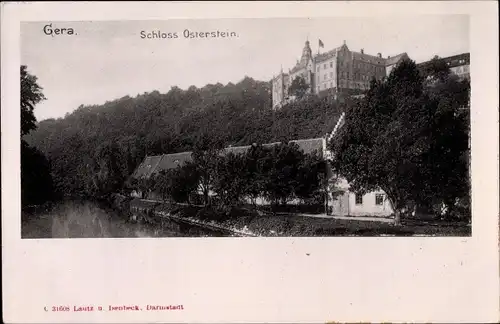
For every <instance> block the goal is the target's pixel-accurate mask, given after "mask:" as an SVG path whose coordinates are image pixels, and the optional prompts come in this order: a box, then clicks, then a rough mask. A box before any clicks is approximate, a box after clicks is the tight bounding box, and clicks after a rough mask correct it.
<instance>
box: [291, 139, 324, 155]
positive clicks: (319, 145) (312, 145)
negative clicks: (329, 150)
mask: <svg viewBox="0 0 500 324" xmlns="http://www.w3.org/2000/svg"><path fill="white" fill-rule="evenodd" d="M290 142H291V143H296V144H297V145H298V146H299V148H300V149H301V150H302V151H303V152H304V153H305V154H312V153H313V152H314V151H317V152H318V153H319V154H321V153H322V152H323V138H311V139H303V140H294V141H290Z"/></svg>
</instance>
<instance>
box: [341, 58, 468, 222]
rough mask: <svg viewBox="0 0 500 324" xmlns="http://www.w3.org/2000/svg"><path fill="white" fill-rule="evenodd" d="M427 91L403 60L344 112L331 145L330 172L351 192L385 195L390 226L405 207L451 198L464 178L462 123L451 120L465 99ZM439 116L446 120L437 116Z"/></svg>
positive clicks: (454, 119) (464, 132) (397, 220)
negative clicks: (460, 162) (459, 163)
mask: <svg viewBox="0 0 500 324" xmlns="http://www.w3.org/2000/svg"><path fill="white" fill-rule="evenodd" d="M444 80H447V78H445V79H444ZM426 86H428V85H427V84H426V83H425V80H424V78H423V77H422V76H421V75H420V73H419V71H418V70H417V67H416V65H415V63H414V62H413V61H410V60H405V61H403V62H402V63H401V64H400V65H399V66H398V67H397V68H395V69H394V70H393V71H392V72H391V74H390V76H389V77H388V78H387V80H386V81H384V82H379V81H375V80H373V81H372V83H371V86H370V90H369V91H368V93H367V96H366V97H365V98H364V99H363V100H362V101H360V103H359V104H358V105H357V106H355V107H354V109H352V110H350V111H348V113H347V115H346V123H345V125H344V127H343V128H342V129H341V130H340V133H339V135H340V136H339V138H338V139H337V140H336V141H333V142H332V150H333V151H334V155H335V157H336V159H335V161H334V168H335V170H336V171H337V172H338V173H340V174H341V175H342V176H344V177H345V178H346V179H347V181H349V183H350V186H351V190H353V191H355V192H358V193H364V192H367V191H371V190H374V189H382V190H384V191H385V193H386V194H387V197H388V199H389V201H390V203H391V206H392V209H393V210H394V214H395V224H399V223H400V216H401V212H402V211H403V210H404V209H405V207H407V206H408V204H409V202H411V201H414V202H417V203H419V204H427V205H431V204H433V203H434V202H435V201H436V200H443V198H444V197H443V192H448V193H449V194H450V195H451V196H456V195H457V193H456V192H455V193H452V191H453V190H451V189H452V188H456V185H457V184H456V179H457V177H458V178H460V177H461V178H467V177H466V174H464V170H463V168H460V167H458V166H457V167H455V166H456V165H457V164H456V162H455V161H456V160H457V159H460V158H461V157H462V156H463V152H464V143H467V141H466V138H467V135H466V133H467V132H466V131H465V129H463V122H461V121H460V120H459V118H456V117H452V116H456V112H457V109H458V107H459V106H460V104H459V103H458V102H456V103H454V104H452V103H453V102H454V101H456V100H457V98H461V97H466V96H465V95H457V94H456V93H454V91H449V92H447V93H448V95H445V96H444V97H443V94H444V93H442V92H439V93H440V94H439V95H432V92H434V91H437V90H436V89H434V88H432V89H428V88H426ZM464 91H466V90H465V89H464ZM459 101H460V100H459ZM445 107H446V108H445ZM444 111H447V113H444ZM442 113H444V115H445V116H446V118H444V119H443V118H441V117H440V115H442ZM452 130H453V131H452ZM453 141H458V142H460V143H461V144H460V145H458V146H459V148H457V149H451V148H452V146H453V143H452V142H453ZM438 143H439V144H438ZM465 146H466V145H465ZM450 149H451V150H450ZM445 153H446V154H445ZM445 165H449V166H450V169H451V170H450V171H449V172H448V171H446V170H444V166H445ZM454 172H456V173H457V174H455V175H453V173H454ZM454 179H455V180H454ZM447 200H449V198H447Z"/></svg>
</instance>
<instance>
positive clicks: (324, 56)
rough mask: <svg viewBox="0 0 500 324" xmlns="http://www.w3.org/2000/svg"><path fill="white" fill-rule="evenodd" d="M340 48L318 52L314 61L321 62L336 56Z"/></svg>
mask: <svg viewBox="0 0 500 324" xmlns="http://www.w3.org/2000/svg"><path fill="white" fill-rule="evenodd" d="M339 48H340V47H339ZM339 48H336V49H333V50H331V51H328V52H325V53H321V54H316V56H314V62H315V63H319V62H323V61H326V60H328V59H330V58H332V57H334V56H335V55H336V53H337V49H339Z"/></svg>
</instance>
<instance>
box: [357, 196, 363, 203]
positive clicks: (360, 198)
mask: <svg viewBox="0 0 500 324" xmlns="http://www.w3.org/2000/svg"><path fill="white" fill-rule="evenodd" d="M356 205H363V196H362V195H359V194H356Z"/></svg>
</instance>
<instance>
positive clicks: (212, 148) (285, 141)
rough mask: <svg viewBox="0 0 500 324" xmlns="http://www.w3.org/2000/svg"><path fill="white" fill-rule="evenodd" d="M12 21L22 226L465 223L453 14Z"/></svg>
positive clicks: (416, 229) (100, 230) (458, 45)
mask: <svg viewBox="0 0 500 324" xmlns="http://www.w3.org/2000/svg"><path fill="white" fill-rule="evenodd" d="M409 26H411V28H409ZM20 30H21V36H20V43H21V66H20V90H21V206H22V214H21V222H22V226H21V231H22V238H26V239H38V238H113V237H114V238H125V237H126V238H129V237H296V236H297V237H324V236H470V235H471V230H472V226H471V225H472V222H471V220H472V212H471V180H470V179H471V178H470V160H471V154H470V93H471V84H472V82H471V81H472V80H471V77H470V44H469V16H468V15H427V16H426V15H415V16H407V17H398V16H387V17H383V18H377V17H352V18H351V17H336V18H311V19H309V18H261V19H217V20H210V19H201V20H192V21H190V20H184V19H180V20H161V21H74V22H72V21H53V22H50V21H47V22H22V23H21V27H20ZM403 30H404V33H403V32H402V31H403ZM267 31H272V32H267Z"/></svg>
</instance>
